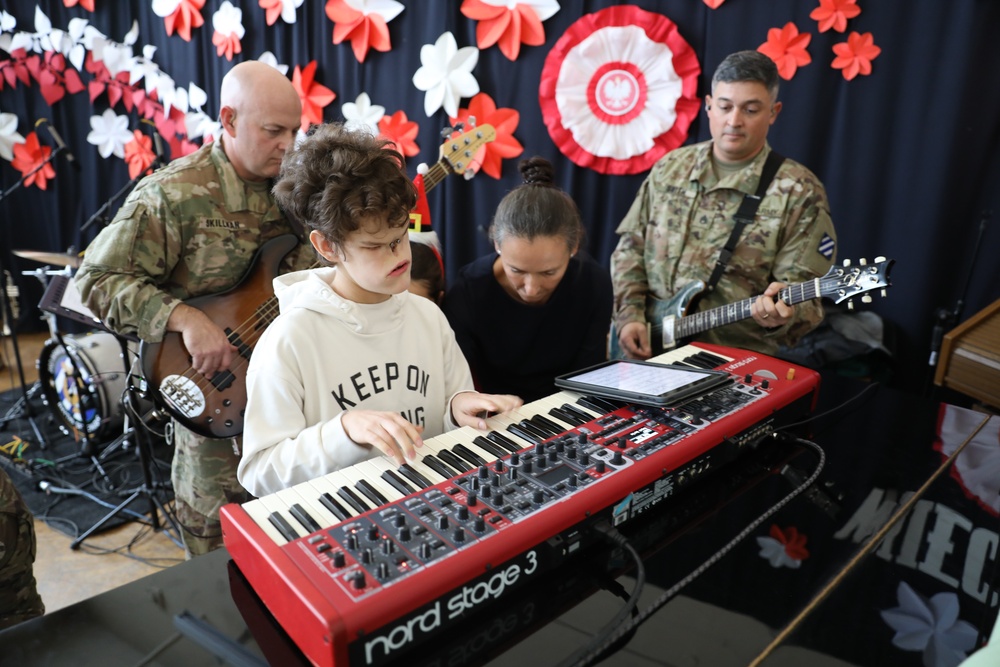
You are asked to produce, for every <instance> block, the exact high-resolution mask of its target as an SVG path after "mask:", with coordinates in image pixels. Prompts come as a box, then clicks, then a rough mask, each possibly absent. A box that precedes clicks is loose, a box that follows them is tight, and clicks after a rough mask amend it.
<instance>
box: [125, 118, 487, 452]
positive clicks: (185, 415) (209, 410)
mask: <svg viewBox="0 0 1000 667" xmlns="http://www.w3.org/2000/svg"><path fill="white" fill-rule="evenodd" d="M494 139H496V130H495V129H494V128H493V126H492V125H481V126H479V127H473V128H471V129H469V130H468V131H466V132H463V133H462V134H460V135H458V136H455V137H451V138H449V139H448V140H447V141H446V142H445V143H444V145H442V146H441V158H440V159H439V160H438V161H437V162H436V163H435V164H434V165H433V166H431V167H430V168H429V169H428V170H427V171H426V173H424V174H423V179H424V189H425V191H429V190H430V189H431V188H433V187H434V186H436V185H437V184H438V183H440V182H441V181H443V180H444V178H445V177H446V176H448V175H449V174H456V173H457V174H463V175H464V176H465V177H466V178H469V176H470V175H471V173H472V172H470V171H469V169H468V168H469V165H470V163H471V162H472V160H473V159H474V156H475V154H476V152H477V151H478V150H479V149H480V148H482V147H483V146H485V145H486V144H487V143H489V142H491V141H493V140H494ZM297 244H298V240H297V239H296V237H295V236H294V235H292V234H286V235H284V236H279V237H277V238H274V239H271V240H270V241H268V242H267V243H265V244H264V245H263V246H262V247H261V248H260V249H259V250H258V251H257V254H256V255H255V256H254V258H253V260H252V261H251V263H250V268H249V269H248V270H247V272H246V274H245V275H244V276H243V278H241V279H240V281H239V283H237V284H236V286H235V287H233V288H231V289H229V290H227V291H225V292H221V293H218V294H211V295H206V296H200V297H195V298H193V299H189V300H187V301H185V303H187V304H188V305H190V306H194V307H195V308H197V309H199V310H201V311H202V312H204V313H205V314H206V315H208V317H209V318H210V319H211V320H212V321H213V322H215V323H216V324H218V325H219V326H220V327H221V328H222V329H223V330H224V331H225V332H226V335H227V336H228V337H229V341H230V342H231V343H232V344H233V346H235V347H236V349H237V350H238V356H237V357H236V360H235V361H234V362H233V363H232V365H231V367H230V368H229V369H228V370H226V371H222V372H218V373H216V374H215V375H213V376H212V377H211V378H207V377H205V376H203V375H202V374H201V373H199V372H198V371H196V370H194V369H193V368H191V355H190V354H188V351H187V348H186V347H185V346H184V342H183V340H182V338H181V334H179V333H176V332H168V333H167V334H166V335H165V336H164V338H163V341H162V342H160V343H148V342H143V343H141V345H140V347H139V359H140V362H141V365H142V371H143V374H144V376H145V380H146V385H147V388H148V389H149V390H151V393H152V395H153V397H154V399H156V402H157V403H158V404H160V405H161V406H162V407H163V408H164V410H166V411H167V412H168V413H169V414H170V415H171V416H172V417H174V418H175V419H176V420H177V421H178V422H180V423H181V424H183V425H184V426H185V427H187V428H188V429H190V430H191V431H193V432H195V433H197V434H198V435H201V436H203V437H206V438H231V437H234V436H238V435H240V434H241V433H242V432H243V416H244V413H245V411H246V405H247V388H246V371H247V363H248V362H249V361H250V355H251V353H252V352H253V349H254V346H255V345H256V344H257V341H258V340H259V339H260V336H261V334H262V333H263V332H264V329H266V328H267V326H268V325H269V324H270V323H271V322H272V321H274V318H275V317H277V316H278V299H277V297H275V296H274V286H273V284H272V280H273V279H274V277H275V276H276V275H277V274H278V268H279V266H280V264H281V260H282V259H283V258H284V257H285V255H287V254H288V253H289V252H291V251H292V249H293V248H295V247H296V245H297ZM316 266H319V265H318V264H317V265H316Z"/></svg>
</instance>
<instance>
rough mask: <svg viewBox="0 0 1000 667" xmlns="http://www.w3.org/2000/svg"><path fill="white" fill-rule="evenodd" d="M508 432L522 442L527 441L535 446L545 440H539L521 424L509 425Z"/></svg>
mask: <svg viewBox="0 0 1000 667" xmlns="http://www.w3.org/2000/svg"><path fill="white" fill-rule="evenodd" d="M507 430H508V431H510V432H511V433H513V434H514V435H516V436H517V437H519V438H521V439H522V440H527V441H528V442H530V443H531V444H533V445H537V444H538V443H540V442H542V441H543V440H545V438H539V437H538V436H537V435H535V434H534V433H532V432H531V431H529V430H527V429H526V428H524V427H522V426H521V425H520V424H507Z"/></svg>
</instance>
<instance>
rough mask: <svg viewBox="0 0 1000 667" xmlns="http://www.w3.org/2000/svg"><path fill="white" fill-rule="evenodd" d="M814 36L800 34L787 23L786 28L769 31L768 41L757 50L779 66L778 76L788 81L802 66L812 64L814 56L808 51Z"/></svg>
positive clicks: (805, 33) (793, 26)
mask: <svg viewBox="0 0 1000 667" xmlns="http://www.w3.org/2000/svg"><path fill="white" fill-rule="evenodd" d="M811 40H812V35H810V34H809V33H807V32H804V33H802V34H799V29H798V28H796V27H795V24H794V23H791V22H789V23H786V24H785V27H784V28H771V29H770V30H768V31H767V41H766V42H765V43H763V44H761V45H760V46H758V47H757V50H758V51H760V52H761V53H763V54H764V55H765V56H767V57H768V58H770V59H771V60H773V61H774V64H775V65H777V66H778V74H779V75H780V76H781V78H782V79H785V80H786V81H788V80H790V79H791V78H792V77H793V76H795V71H796V70H797V69H798V68H799V66H800V65H808V64H809V63H811V62H812V56H810V55H809V53H808V52H807V51H806V47H807V46H809V42H810V41H811Z"/></svg>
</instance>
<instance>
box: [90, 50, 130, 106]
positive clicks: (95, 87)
mask: <svg viewBox="0 0 1000 667" xmlns="http://www.w3.org/2000/svg"><path fill="white" fill-rule="evenodd" d="M83 69H85V70H86V71H88V72H90V74H92V75H93V78H91V80H90V81H89V82H87V91H88V92H89V93H90V101H91V102H93V101H94V100H96V99H97V98H98V97H99V96H100V95H101V93H104V92H107V94H108V104H109V105H110V106H112V107H113V106H115V105H116V104H118V101H119V100H121V101H122V102H123V103H124V105H125V109H126V111H132V106H133V103H134V101H135V93H136V90H135V89H133V88H132V87H131V86H129V84H128V79H129V73H128V72H127V71H121V72H119V73H118V75H117V76H116V77H115V78H113V79H112V78H111V73H110V72H108V68H107V66H105V64H104V62H103V61H100V60H95V59H94V57H93V54H92V53H91V52H89V51H88V52H87V58H86V60H84V61H83ZM138 91H139V92H140V93H141V92H142V88H139V89H138Z"/></svg>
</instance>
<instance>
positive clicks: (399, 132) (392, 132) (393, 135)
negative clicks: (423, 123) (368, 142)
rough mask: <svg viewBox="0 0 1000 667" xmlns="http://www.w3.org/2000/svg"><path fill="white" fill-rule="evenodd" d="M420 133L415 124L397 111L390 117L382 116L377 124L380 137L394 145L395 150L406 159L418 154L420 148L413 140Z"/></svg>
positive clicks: (418, 127)
mask: <svg viewBox="0 0 1000 667" xmlns="http://www.w3.org/2000/svg"><path fill="white" fill-rule="evenodd" d="M419 131H420V126H419V125H417V123H416V122H414V121H412V120H409V119H408V118H407V117H406V112H405V111H397V112H396V113H394V114H392V115H391V116H383V117H382V118H381V120H379V122H378V132H379V134H380V135H382V136H383V137H385V138H386V139H388V140H390V141H391V142H393V143H394V144H396V150H398V151H399V152H400V153H402V154H403V155H404V156H406V157H413V156H414V155H418V154H419V153H420V147H419V146H418V145H417V142H416V141H415V139H416V138H417V133H418V132H419Z"/></svg>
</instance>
